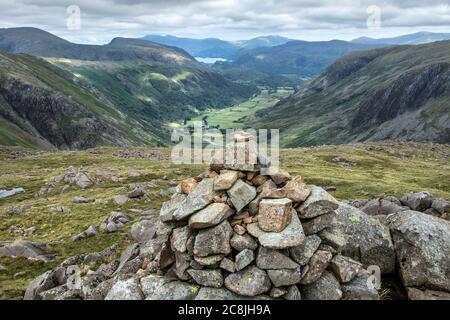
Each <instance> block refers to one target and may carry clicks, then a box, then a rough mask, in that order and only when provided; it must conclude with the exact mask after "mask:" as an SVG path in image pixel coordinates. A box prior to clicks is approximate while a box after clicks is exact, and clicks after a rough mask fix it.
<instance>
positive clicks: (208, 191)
mask: <svg viewBox="0 0 450 320" xmlns="http://www.w3.org/2000/svg"><path fill="white" fill-rule="evenodd" d="M214 196H215V192H214V178H207V179H203V180H202V181H201V182H200V183H199V184H198V185H197V186H196V187H195V189H194V190H193V191H192V192H191V193H189V195H188V196H187V197H186V199H185V200H184V201H183V202H182V203H181V204H180V206H179V207H178V208H177V209H176V210H175V211H174V213H173V217H174V218H175V220H178V221H180V220H184V219H186V218H188V217H189V216H190V215H191V214H193V213H194V212H197V211H199V210H201V209H203V208H205V207H206V206H207V205H209V204H210V203H212V202H213V200H214Z"/></svg>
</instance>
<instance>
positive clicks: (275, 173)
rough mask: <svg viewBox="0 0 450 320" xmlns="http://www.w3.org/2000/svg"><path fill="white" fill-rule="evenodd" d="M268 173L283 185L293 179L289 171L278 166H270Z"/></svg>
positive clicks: (277, 182) (278, 183)
mask: <svg viewBox="0 0 450 320" xmlns="http://www.w3.org/2000/svg"><path fill="white" fill-rule="evenodd" d="M266 174H267V175H269V176H270V177H271V178H272V180H273V181H274V182H275V183H276V184H277V185H278V186H279V185H283V184H285V183H286V182H288V181H289V180H291V179H292V177H291V175H290V174H289V172H287V171H285V170H283V169H280V168H276V167H270V168H269V169H268V170H267V172H266Z"/></svg>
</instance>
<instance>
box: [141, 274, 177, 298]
mask: <svg viewBox="0 0 450 320" xmlns="http://www.w3.org/2000/svg"><path fill="white" fill-rule="evenodd" d="M171 281H173V280H171V279H169V278H167V277H164V276H159V275H155V274H151V275H149V276H147V277H144V278H141V288H142V292H143V293H144V296H145V297H146V298H147V297H150V296H152V295H153V294H155V293H157V292H158V291H159V289H160V288H161V287H162V286H163V285H165V284H167V283H169V282H171Z"/></svg>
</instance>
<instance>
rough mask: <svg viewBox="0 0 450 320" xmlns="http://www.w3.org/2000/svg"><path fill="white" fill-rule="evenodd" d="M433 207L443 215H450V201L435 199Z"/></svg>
mask: <svg viewBox="0 0 450 320" xmlns="http://www.w3.org/2000/svg"><path fill="white" fill-rule="evenodd" d="M431 207H432V208H433V209H434V210H436V211H437V212H439V213H440V214H441V215H444V214H448V213H450V201H447V200H443V199H434V200H433V202H432V203H431Z"/></svg>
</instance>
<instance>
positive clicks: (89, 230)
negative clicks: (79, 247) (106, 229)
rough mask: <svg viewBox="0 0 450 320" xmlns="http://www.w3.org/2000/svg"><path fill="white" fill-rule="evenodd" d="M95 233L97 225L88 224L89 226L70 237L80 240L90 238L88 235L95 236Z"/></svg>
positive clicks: (96, 233) (96, 232) (73, 239)
mask: <svg viewBox="0 0 450 320" xmlns="http://www.w3.org/2000/svg"><path fill="white" fill-rule="evenodd" d="M96 235H98V229H97V227H94V226H90V227H89V228H87V229H86V230H85V231H83V232H81V233H79V234H77V235H76V236H73V237H72V241H80V240H82V239H86V238H90V237H95V236H96Z"/></svg>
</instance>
